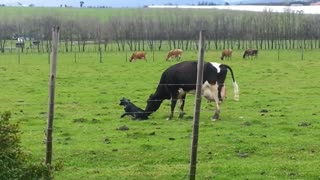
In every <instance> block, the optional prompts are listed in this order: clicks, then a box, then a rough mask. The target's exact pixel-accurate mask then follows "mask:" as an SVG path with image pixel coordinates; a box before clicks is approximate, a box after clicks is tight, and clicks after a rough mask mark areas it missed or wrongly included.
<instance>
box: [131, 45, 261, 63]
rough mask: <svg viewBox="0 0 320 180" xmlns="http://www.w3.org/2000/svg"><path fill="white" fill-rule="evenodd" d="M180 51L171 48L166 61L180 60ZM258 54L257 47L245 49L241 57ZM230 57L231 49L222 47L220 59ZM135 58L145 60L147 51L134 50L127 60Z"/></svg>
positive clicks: (181, 51)
mask: <svg viewBox="0 0 320 180" xmlns="http://www.w3.org/2000/svg"><path fill="white" fill-rule="evenodd" d="M182 53H183V50H182V49H173V50H171V51H169V52H168V54H167V57H166V59H165V60H166V61H169V60H172V59H173V58H174V59H176V60H181V57H182ZM257 56H258V50H257V49H251V48H250V49H246V50H245V51H244V53H243V56H242V57H243V59H246V58H250V57H251V59H252V58H253V57H255V58H256V57H257ZM231 57H232V49H224V50H223V51H222V53H221V56H220V59H221V60H225V59H226V60H231ZM137 59H143V60H147V53H146V52H144V51H135V52H133V53H132V55H131V56H130V59H129V62H132V61H133V60H134V61H135V60H137Z"/></svg>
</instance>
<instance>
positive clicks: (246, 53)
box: [243, 49, 258, 59]
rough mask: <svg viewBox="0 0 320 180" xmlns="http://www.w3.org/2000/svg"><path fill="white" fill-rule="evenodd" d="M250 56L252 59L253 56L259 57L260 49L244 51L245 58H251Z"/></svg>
mask: <svg viewBox="0 0 320 180" xmlns="http://www.w3.org/2000/svg"><path fill="white" fill-rule="evenodd" d="M249 56H251V59H252V57H253V56H254V57H257V56H258V50H257V49H247V50H245V51H244V53H243V59H245V58H249Z"/></svg>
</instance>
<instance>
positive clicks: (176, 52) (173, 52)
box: [166, 49, 183, 61]
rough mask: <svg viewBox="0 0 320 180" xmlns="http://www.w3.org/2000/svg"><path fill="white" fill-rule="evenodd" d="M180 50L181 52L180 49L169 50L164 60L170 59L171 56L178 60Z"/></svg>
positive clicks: (180, 53)
mask: <svg viewBox="0 0 320 180" xmlns="http://www.w3.org/2000/svg"><path fill="white" fill-rule="evenodd" d="M182 52H183V51H182V49H174V50H171V51H169V52H168V55H167V59H166V61H168V60H169V59H172V58H178V60H180V59H181V55H182Z"/></svg>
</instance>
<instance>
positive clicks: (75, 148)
mask: <svg viewBox="0 0 320 180" xmlns="http://www.w3.org/2000/svg"><path fill="white" fill-rule="evenodd" d="M277 53H278V52H277V51H261V52H260V55H259V57H258V59H253V60H243V59H242V51H241V52H240V51H236V52H234V56H233V58H232V61H224V63H226V64H228V65H230V66H231V67H232V68H233V70H234V73H235V77H236V80H237V82H238V84H239V87H240V101H239V102H236V101H233V100H232V96H233V93H232V92H233V91H232V86H231V77H230V74H229V75H228V77H227V81H226V85H227V99H226V101H225V102H224V104H223V106H222V112H221V117H220V118H221V119H220V120H218V121H216V122H212V121H211V120H210V118H211V116H212V115H213V109H214V106H213V105H212V104H209V103H207V102H206V101H205V100H203V101H202V106H201V115H200V117H201V119H200V134H199V146H198V164H197V178H198V179H319V178H320V174H319V172H320V167H319V161H320V144H319V142H320V122H319V120H320V119H319V114H320V110H319V101H320V96H319V90H320V86H319V76H320V71H319V67H320V61H319V59H320V52H319V50H313V51H306V52H305V54H304V60H301V59H300V57H301V54H300V52H299V51H294V50H292V51H289V50H288V51H281V52H280V59H279V60H278V54H277ZM165 55H166V54H165V52H155V57H154V61H153V60H152V59H153V58H152V53H149V57H148V59H149V60H148V62H144V61H136V62H133V63H129V62H126V61H125V54H124V53H115V52H113V53H105V54H103V63H99V56H98V54H94V53H83V54H81V53H78V55H77V62H76V63H75V62H74V55H73V54H67V53H61V54H59V55H58V67H57V84H56V85H57V87H56V107H55V119H54V132H53V138H54V142H53V148H54V153H53V164H55V163H57V162H63V169H62V170H61V171H58V172H55V174H54V176H55V179H139V180H141V179H166V180H167V179H174V180H176V179H187V177H188V173H189V159H190V145H191V133H192V116H193V108H194V107H193V104H194V96H193V95H189V96H187V99H186V106H185V109H186V113H187V114H186V116H185V117H184V118H183V119H178V118H177V113H176V115H175V117H174V120H172V121H167V120H165V119H166V118H167V116H168V115H169V101H165V102H164V103H163V104H162V106H161V107H160V109H159V110H158V111H157V112H155V113H154V114H152V115H151V116H150V119H149V120H146V121H133V120H131V119H130V118H129V117H126V118H123V119H121V118H120V115H121V114H122V113H123V108H122V107H120V106H119V105H118V104H119V99H120V98H122V97H127V98H129V99H131V101H132V102H134V103H135V104H136V105H138V106H139V107H142V108H144V107H145V105H146V100H147V98H148V96H149V95H150V94H151V93H153V92H154V91H155V88H156V86H157V83H158V81H159V79H160V75H161V73H162V72H163V71H164V70H165V69H166V68H167V67H169V66H170V65H173V64H175V63H176V61H172V62H165ZM219 55H220V52H216V51H210V52H206V54H205V59H206V60H207V61H217V62H221V61H220V59H219ZM197 57H198V55H197V52H191V51H190V52H185V53H184V54H183V60H191V59H197ZM48 76H49V64H48V55H47V54H33V53H29V54H22V55H21V57H20V64H19V63H18V58H17V54H10V53H7V54H0V77H1V81H0V87H1V88H0V112H3V111H6V110H10V111H11V112H12V114H13V117H12V119H13V120H14V121H16V122H19V123H20V128H21V130H22V132H23V134H22V145H23V148H24V149H25V151H27V152H28V153H30V154H31V155H33V156H34V157H35V161H39V162H40V161H44V158H45V144H44V140H45V134H44V131H45V129H46V119H47V116H46V112H47V103H48ZM121 126H127V127H128V128H129V130H127V131H121V130H118V128H119V127H121Z"/></svg>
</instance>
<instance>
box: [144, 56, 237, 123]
mask: <svg viewBox="0 0 320 180" xmlns="http://www.w3.org/2000/svg"><path fill="white" fill-rule="evenodd" d="M197 66H198V62H197V61H185V62H181V63H178V64H175V65H173V66H171V67H169V68H168V69H166V70H165V71H164V72H163V73H162V76H161V79H160V82H159V85H158V87H157V89H156V92H155V93H154V94H151V95H150V97H149V99H148V100H147V106H146V109H145V112H146V113H147V114H148V116H149V115H150V114H152V113H153V112H155V111H157V110H158V109H159V107H160V105H161V103H162V102H163V101H164V100H165V99H171V113H170V115H169V118H168V119H169V120H171V119H172V117H173V112H174V108H175V106H176V103H177V100H178V99H180V100H181V106H180V114H179V118H182V117H183V115H184V112H183V108H184V103H185V97H186V93H192V92H195V90H196V82H197ZM227 70H230V73H231V76H232V82H233V87H234V99H235V100H239V88H238V85H237V83H236V81H235V78H234V75H233V71H232V69H231V67H229V66H228V65H225V64H219V63H215V62H205V63H204V69H203V84H202V95H203V96H204V97H205V98H207V99H208V100H210V101H215V103H216V109H215V113H214V116H213V117H212V119H213V120H217V119H219V114H220V105H221V102H222V100H223V99H222V97H221V90H222V89H224V88H223V86H224V81H225V79H226V76H227Z"/></svg>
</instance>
